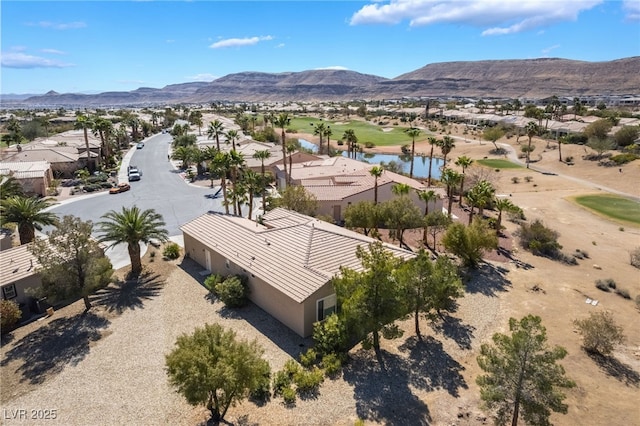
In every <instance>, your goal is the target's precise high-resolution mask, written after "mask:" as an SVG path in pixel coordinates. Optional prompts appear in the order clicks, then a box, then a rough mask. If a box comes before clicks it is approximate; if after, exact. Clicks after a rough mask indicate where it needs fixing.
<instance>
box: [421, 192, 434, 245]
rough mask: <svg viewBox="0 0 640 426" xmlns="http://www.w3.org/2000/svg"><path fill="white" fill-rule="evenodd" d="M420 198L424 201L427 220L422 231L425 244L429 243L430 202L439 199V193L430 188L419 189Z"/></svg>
mask: <svg viewBox="0 0 640 426" xmlns="http://www.w3.org/2000/svg"><path fill="white" fill-rule="evenodd" d="M418 198H420V199H421V200H422V201H424V217H425V221H424V228H423V233H422V241H423V242H424V244H425V245H426V244H427V230H428V229H427V220H426V218H427V216H429V203H430V202H432V201H435V200H437V199H438V194H436V192H435V191H433V190H429V191H418Z"/></svg>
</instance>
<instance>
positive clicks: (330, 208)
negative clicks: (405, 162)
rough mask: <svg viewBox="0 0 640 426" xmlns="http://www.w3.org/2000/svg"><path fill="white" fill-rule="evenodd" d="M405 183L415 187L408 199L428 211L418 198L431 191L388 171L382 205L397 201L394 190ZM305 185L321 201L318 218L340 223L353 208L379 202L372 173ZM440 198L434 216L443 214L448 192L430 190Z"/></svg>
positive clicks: (380, 190) (381, 192) (432, 206)
mask: <svg viewBox="0 0 640 426" xmlns="http://www.w3.org/2000/svg"><path fill="white" fill-rule="evenodd" d="M398 183H403V184H407V185H409V186H410V187H411V192H410V193H409V194H408V197H409V198H411V200H412V201H413V202H414V204H415V205H416V206H418V207H419V208H420V211H424V208H425V204H424V201H422V200H420V198H419V197H418V191H426V190H427V187H426V186H425V185H423V184H422V183H420V182H419V181H417V180H415V179H411V178H408V177H406V176H403V175H400V174H397V173H393V172H390V171H388V170H385V171H383V172H382V176H380V177H379V178H378V203H383V202H385V201H388V200H391V199H392V198H394V197H396V195H395V194H394V193H393V191H392V188H393V186H394V185H395V184H398ZM301 185H302V186H304V188H305V189H306V190H307V191H308V192H309V193H311V194H313V195H314V196H315V197H316V199H317V200H318V210H317V211H316V213H317V214H318V215H324V216H331V217H332V218H333V220H335V221H336V222H338V223H339V222H341V221H342V220H343V219H344V212H345V210H346V209H347V207H348V206H349V205H351V204H356V203H358V202H360V201H371V202H373V201H374V199H375V185H376V180H375V177H373V176H371V174H370V173H369V170H368V169H365V170H359V171H356V172H352V173H349V174H347V175H341V176H332V177H328V178H323V179H306V180H303V181H302V182H301ZM429 189H431V190H433V191H434V192H435V193H436V194H437V195H438V198H437V199H436V200H435V201H433V202H431V203H430V205H429V211H430V212H436V211H442V204H443V203H442V199H443V198H445V191H444V189H442V188H436V187H433V188H429Z"/></svg>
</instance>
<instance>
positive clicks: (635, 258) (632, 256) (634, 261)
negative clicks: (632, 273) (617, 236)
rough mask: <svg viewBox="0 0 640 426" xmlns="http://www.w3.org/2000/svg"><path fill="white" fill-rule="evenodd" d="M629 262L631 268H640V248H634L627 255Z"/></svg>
mask: <svg viewBox="0 0 640 426" xmlns="http://www.w3.org/2000/svg"><path fill="white" fill-rule="evenodd" d="M629 262H630V263H631V266H634V267H636V268H640V247H636V248H635V249H633V251H632V252H631V253H629Z"/></svg>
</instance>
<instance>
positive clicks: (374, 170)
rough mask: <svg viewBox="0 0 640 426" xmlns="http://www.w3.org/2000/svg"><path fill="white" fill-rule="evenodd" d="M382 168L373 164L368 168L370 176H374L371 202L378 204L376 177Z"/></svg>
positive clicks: (379, 174) (381, 171) (382, 170)
mask: <svg viewBox="0 0 640 426" xmlns="http://www.w3.org/2000/svg"><path fill="white" fill-rule="evenodd" d="M383 172H384V169H383V168H382V167H381V166H373V167H372V168H371V169H369V173H370V174H371V176H373V177H374V178H375V180H374V186H373V204H374V205H376V204H378V178H379V177H380V176H382V173H383Z"/></svg>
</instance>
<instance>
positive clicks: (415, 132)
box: [404, 127, 420, 178]
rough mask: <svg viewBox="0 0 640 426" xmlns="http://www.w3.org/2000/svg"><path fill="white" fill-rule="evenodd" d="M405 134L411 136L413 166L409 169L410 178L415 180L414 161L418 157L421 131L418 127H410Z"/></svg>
mask: <svg viewBox="0 0 640 426" xmlns="http://www.w3.org/2000/svg"><path fill="white" fill-rule="evenodd" d="M404 132H405V133H406V134H407V135H409V136H411V166H410V167H409V177H410V178H413V159H414V156H415V155H416V138H417V137H418V136H420V129H418V128H417V127H410V128H408V129H407V130H405V131H404Z"/></svg>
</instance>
